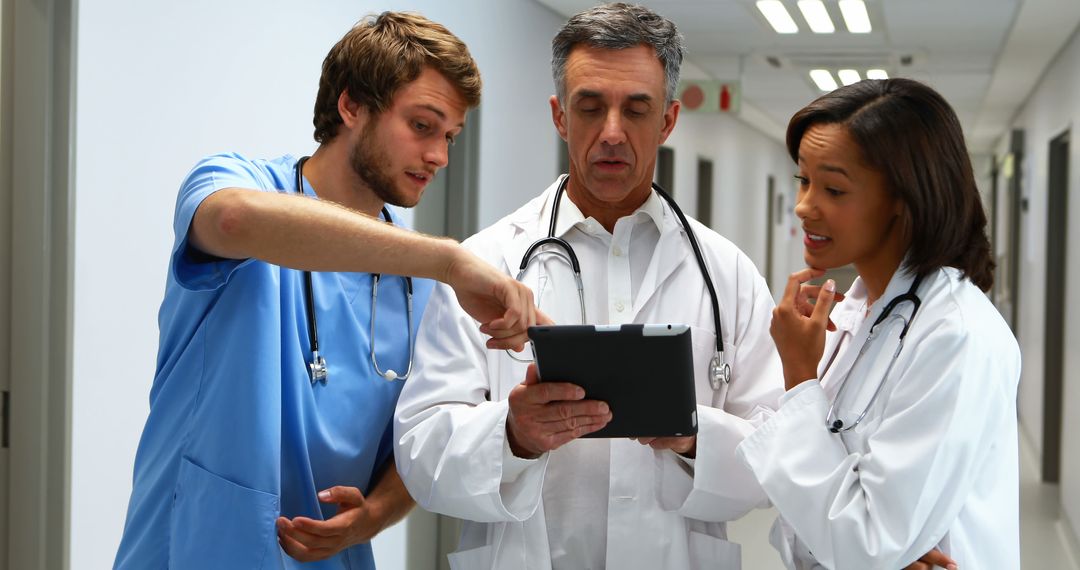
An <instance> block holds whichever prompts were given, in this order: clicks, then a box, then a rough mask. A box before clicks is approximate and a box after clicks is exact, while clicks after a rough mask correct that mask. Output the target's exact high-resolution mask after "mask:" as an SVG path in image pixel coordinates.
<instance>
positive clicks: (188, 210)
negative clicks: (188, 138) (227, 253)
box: [169, 154, 273, 291]
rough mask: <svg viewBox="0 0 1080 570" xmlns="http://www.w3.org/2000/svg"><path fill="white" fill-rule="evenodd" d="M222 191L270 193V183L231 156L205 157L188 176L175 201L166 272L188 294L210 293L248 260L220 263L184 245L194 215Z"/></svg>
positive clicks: (259, 173) (237, 158)
mask: <svg viewBox="0 0 1080 570" xmlns="http://www.w3.org/2000/svg"><path fill="white" fill-rule="evenodd" d="M222 188H252V189H260V190H266V189H273V185H272V182H270V181H269V178H268V177H267V176H266V175H265V173H263V172H262V171H260V169H259V167H257V166H256V165H255V164H253V163H252V162H250V161H249V160H247V159H245V158H243V157H241V156H238V155H235V154H221V155H214V156H209V157H207V158H204V159H202V160H201V161H199V163H198V164H196V165H195V168H193V169H192V170H191V172H190V173H188V175H187V178H186V179H184V182H183V184H181V185H180V193H179V195H178V196H177V198H176V213H175V216H174V218H173V232H174V234H173V250H172V258H171V260H170V264H169V269H170V271H171V272H172V277H173V279H175V280H176V282H177V283H178V284H179V285H180V286H181V287H183V288H185V289H188V290H192V291H211V290H214V289H217V288H218V287H221V286H222V285H224V284H225V282H226V281H228V279H229V276H230V275H232V273H233V271H235V270H236V269H238V268H239V267H240V266H241V265H244V264H246V263H247V262H248V261H250V260H245V259H223V258H219V257H214V256H211V255H208V254H206V253H203V252H201V251H199V250H197V249H196V248H195V247H194V246H192V245H191V244H190V243H189V242H188V232H189V230H190V229H191V222H192V221H193V220H194V219H195V211H196V210H197V209H198V208H199V205H200V204H202V202H203V200H205V199H206V198H207V197H208V196H210V195H211V194H213V193H214V192H217V191H218V190H221V189H222Z"/></svg>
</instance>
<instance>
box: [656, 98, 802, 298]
mask: <svg viewBox="0 0 1080 570" xmlns="http://www.w3.org/2000/svg"><path fill="white" fill-rule="evenodd" d="M666 146H670V147H672V148H673V149H674V150H675V186H674V189H672V193H673V194H674V196H675V198H676V199H677V200H678V201H679V205H680V206H682V208H683V210H684V211H685V212H686V214H687V215H688V216H695V217H696V216H697V214H698V212H697V176H698V173H697V161H698V158H705V159H708V160H712V162H713V192H714V193H715V195H714V197H713V201H712V212H711V214H712V216H711V218H712V227H713V229H715V230H716V231H717V232H719V233H720V234H721V235H723V236H724V237H726V238H728V239H729V240H731V241H732V242H734V243H735V244H736V245H738V246H739V248H740V249H742V250H743V251H744V252H746V254H747V255H748V256H749V257H750V259H752V260H753V261H754V264H755V265H756V266H757V268H758V271H759V272H761V274H762V275H765V273H766V270H765V260H766V256H767V252H766V239H767V236H766V233H765V232H766V229H767V228H766V209H767V208H768V191H767V190H768V186H767V179H768V177H769V176H770V175H771V176H773V177H774V178H775V179H776V191H777V192H784V191H786V190H787V189H788V187H789V186H790V185H791V183H792V181H793V178H792V177H793V176H794V174H795V172H796V168H795V165H794V164H793V163H792V162H791V158H789V157H788V155H787V150H786V149H785V147H784V145H783V144H782V143H781V142H780V141H777V140H775V139H773V138H771V137H768V136H765V135H764V134H762V133H761V132H759V131H757V130H756V129H754V128H752V127H749V126H747V125H746V124H744V123H743V122H741V121H739V120H738V119H736V118H734V117H732V116H728V115H720V114H695V113H683V114H682V115H681V116H680V117H679V122H678V123H677V124H676V126H675V130H674V131H673V132H672V134H671V136H670V137H669V138H668V140H667V143H666ZM789 206H793V204H792V203H791V202H790V200H788V201H787V202H786V206H785V210H786V211H785V216H787V217H788V218H789V221H790V217H791V216H790V214H791V207H789ZM786 237H787V238H788V241H790V239H792V238H791V236H790V234H788V235H787V236H786ZM800 239H801V238H800ZM800 243H801V242H800ZM773 247H774V255H775V256H778V257H782V258H783V259H784V260H785V261H786V263H785V262H781V263H780V264H777V263H774V267H789V269H785V270H783V271H780V272H779V273H780V274H781V275H782V276H783V277H785V278H786V276H787V274H788V273H790V271H792V270H794V269H796V268H798V267H801V265H797V264H799V263H801V262H802V258H801V256H800V257H799V258H798V259H787V258H788V255H787V250H789V249H790V247H789V246H788V244H787V243H785V242H784V241H783V240H781V239H778V240H777V242H776V243H774V246H773ZM793 264H796V265H793ZM776 279H777V276H776V275H774V283H773V284H770V286H772V288H773V289H774V291H775V289H776V287H775V286H774V285H775V281H776Z"/></svg>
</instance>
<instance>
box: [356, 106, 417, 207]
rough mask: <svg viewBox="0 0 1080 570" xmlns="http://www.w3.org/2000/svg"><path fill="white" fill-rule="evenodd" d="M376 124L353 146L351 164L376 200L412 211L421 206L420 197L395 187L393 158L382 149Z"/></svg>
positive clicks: (366, 129) (370, 124)
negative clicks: (414, 207) (376, 133)
mask: <svg viewBox="0 0 1080 570" xmlns="http://www.w3.org/2000/svg"><path fill="white" fill-rule="evenodd" d="M375 124H376V121H371V122H369V123H368V124H367V125H366V126H365V127H364V132H363V133H361V135H360V140H358V141H356V145H355V146H353V149H352V153H351V155H350V157H349V162H350V163H351V165H352V168H353V171H355V172H356V175H357V176H359V177H360V181H361V182H363V183H364V184H365V185H366V186H367V187H368V188H370V189H371V191H372V192H373V193H374V194H375V196H376V197H377V198H378V199H379V200H382V201H383V202H385V203H387V204H390V205H391V206H398V207H401V208H412V207H413V206H415V205H416V204H417V203H419V202H420V195H419V194H417V195H415V196H414V195H412V194H411V193H409V192H405V191H403V190H402V189H401V188H398V186H397V184H395V183H394V178H393V175H392V174H391V172H392V166H391V164H390V156H389V155H388V154H387V153H386V150H385V149H384V148H382V147H380V146H379V143H378V141H377V140H376V137H375Z"/></svg>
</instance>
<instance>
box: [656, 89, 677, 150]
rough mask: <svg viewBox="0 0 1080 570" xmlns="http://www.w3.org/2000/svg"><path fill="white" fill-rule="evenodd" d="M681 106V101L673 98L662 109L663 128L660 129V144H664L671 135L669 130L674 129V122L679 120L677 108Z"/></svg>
mask: <svg viewBox="0 0 1080 570" xmlns="http://www.w3.org/2000/svg"><path fill="white" fill-rule="evenodd" d="M681 108H682V103H681V102H679V100H678V99H675V100H674V101H672V102H671V104H670V105H668V108H667V110H666V111H664V128H663V129H661V130H660V144H664V142H665V141H666V140H667V138H668V136H670V135H671V131H673V130H675V122H676V121H678V120H679V109H681Z"/></svg>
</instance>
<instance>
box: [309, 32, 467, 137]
mask: <svg viewBox="0 0 1080 570" xmlns="http://www.w3.org/2000/svg"><path fill="white" fill-rule="evenodd" d="M428 66H430V67H432V68H434V69H435V70H436V71H438V72H439V73H442V74H443V75H444V76H445V77H446V78H447V79H448V80H449V81H450V82H451V83H453V84H454V85H455V86H456V87H457V89H458V91H459V92H460V93H461V96H462V97H463V98H464V99H465V103H466V104H467V105H468V106H469V107H470V108H471V107H475V106H477V105H479V104H480V70H479V69H477V67H476V62H475V61H474V60H473V58H472V56H471V55H470V54H469V49H468V48H467V47H465V44H464V43H463V42H462V41H461V40H460V39H458V37H457V36H455V35H454V34H452V33H450V30H447V29H446V28H445V27H443V26H442V25H441V24H438V23H435V22H432V21H431V20H428V19H427V18H425V17H423V16H421V15H419V14H411V13H408V12H383V13H382V14H380V15H379V16H377V17H376V16H368V17H366V18H364V19H363V20H361V21H360V22H358V23H357V24H356V25H355V26H353V28H352V29H351V30H349V32H348V33H347V34H345V37H343V38H341V40H339V41H338V43H337V44H335V45H334V47H333V48H332V49H331V50H330V53H328V54H326V59H325V60H323V66H322V77H320V78H319V94H318V95H317V96H316V97H315V119H314V121H313V123H314V124H315V140H316V141H318V142H320V143H325V142H329V141H330V140H332V139H333V138H334V136H335V135H337V130H338V125H340V124H341V115H340V114H339V113H338V109H337V102H338V97H340V96H341V93H342V92H343V91H345V92H348V94H349V98H351V99H352V100H353V101H355V102H357V103H360V104H362V105H364V106H365V107H367V108H368V109H369V110H370V111H371V112H372V113H374V114H379V113H381V112H383V111H385V110H386V109H387V108H389V107H390V103H391V101H393V98H394V93H396V92H397V90H398V89H399V88H401V87H402V86H403V85H405V84H407V83H409V82H410V81H413V80H415V79H416V78H417V77H419V75H420V73H421V72H422V71H423V70H424V68H425V67H428Z"/></svg>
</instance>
